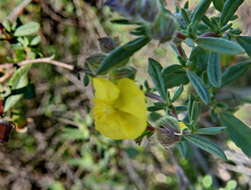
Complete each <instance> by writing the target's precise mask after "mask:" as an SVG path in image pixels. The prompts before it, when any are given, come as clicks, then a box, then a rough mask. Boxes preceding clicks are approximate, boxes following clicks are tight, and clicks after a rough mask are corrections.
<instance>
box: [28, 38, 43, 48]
mask: <svg viewBox="0 0 251 190" xmlns="http://www.w3.org/2000/svg"><path fill="white" fill-rule="evenodd" d="M40 41H41V38H40V36H36V37H34V38H33V39H32V40H31V43H30V45H31V46H36V45H38V44H39V43H40Z"/></svg>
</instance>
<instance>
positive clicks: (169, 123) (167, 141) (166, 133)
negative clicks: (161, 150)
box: [156, 116, 181, 148]
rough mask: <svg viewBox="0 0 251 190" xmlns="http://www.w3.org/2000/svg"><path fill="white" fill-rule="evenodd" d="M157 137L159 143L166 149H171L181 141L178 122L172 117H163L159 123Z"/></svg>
mask: <svg viewBox="0 0 251 190" xmlns="http://www.w3.org/2000/svg"><path fill="white" fill-rule="evenodd" d="M157 125H158V127H157V128H156V136H157V139H158V141H159V142H160V144H161V145H162V146H164V147H165V148H170V147H172V146H173V145H175V144H176V143H177V142H179V141H180V139H181V136H180V135H179V130H178V129H177V126H178V125H179V123H178V121H177V120H176V119H175V118H173V117H170V116H166V117H163V118H161V119H159V120H158V122H157Z"/></svg>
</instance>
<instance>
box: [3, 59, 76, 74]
mask: <svg viewBox="0 0 251 190" xmlns="http://www.w3.org/2000/svg"><path fill="white" fill-rule="evenodd" d="M34 63H48V64H51V65H55V66H58V67H62V68H65V69H68V70H71V71H72V70H73V69H74V66H73V65H68V64H66V63H63V62H60V61H55V60H53V59H52V58H51V57H46V58H39V59H28V60H24V61H21V62H19V63H17V65H18V66H20V67H22V66H24V65H28V64H34ZM12 67H14V64H11V63H6V64H3V65H0V69H6V68H8V69H9V68H12Z"/></svg>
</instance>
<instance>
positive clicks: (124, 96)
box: [93, 78, 147, 139]
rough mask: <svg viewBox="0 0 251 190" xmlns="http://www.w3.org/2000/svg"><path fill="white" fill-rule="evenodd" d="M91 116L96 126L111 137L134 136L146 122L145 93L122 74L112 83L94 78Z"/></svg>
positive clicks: (136, 135) (137, 134)
mask: <svg viewBox="0 0 251 190" xmlns="http://www.w3.org/2000/svg"><path fill="white" fill-rule="evenodd" d="M93 86H94V89H95V98H94V108H93V116H94V120H95V126H96V129H97V130H98V131H99V132H100V133H102V134H103V135H104V136H106V137H109V138H112V139H135V138H137V137H138V136H140V135H141V134H142V133H143V131H144V130H145V128H146V125H147V109H146V103H145V96H144V93H143V92H142V91H141V90H140V89H139V88H138V86H137V85H136V84H135V82H134V81H133V80H130V79H128V78H123V79H120V80H117V81H116V82H115V83H113V82H111V81H109V80H107V79H104V78H94V79H93Z"/></svg>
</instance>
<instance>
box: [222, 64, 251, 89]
mask: <svg viewBox="0 0 251 190" xmlns="http://www.w3.org/2000/svg"><path fill="white" fill-rule="evenodd" d="M250 65H251V62H250V61H248V62H241V63H238V64H235V65H231V66H230V67H228V68H227V69H226V70H225V71H224V72H223V75H222V85H223V86H225V85H227V84H229V83H231V82H233V81H235V80H236V79H238V78H239V77H241V76H243V74H244V73H246V72H247V71H248V68H249V66H250Z"/></svg>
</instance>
